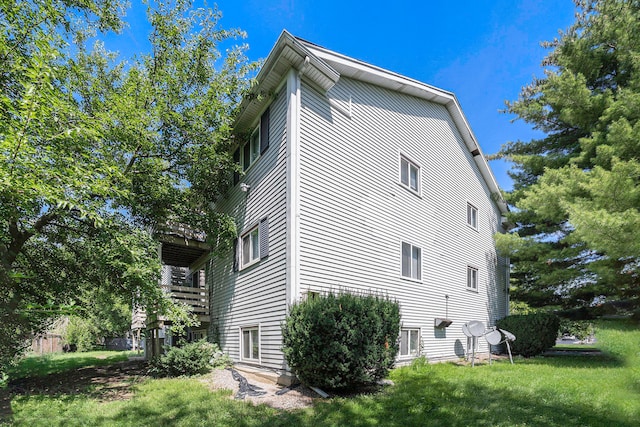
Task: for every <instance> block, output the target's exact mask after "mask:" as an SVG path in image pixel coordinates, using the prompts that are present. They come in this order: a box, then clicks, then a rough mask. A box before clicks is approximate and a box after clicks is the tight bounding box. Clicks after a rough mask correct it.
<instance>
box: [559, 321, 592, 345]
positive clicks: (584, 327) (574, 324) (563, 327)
mask: <svg viewBox="0 0 640 427" xmlns="http://www.w3.org/2000/svg"><path fill="white" fill-rule="evenodd" d="M595 331H596V330H595V327H594V325H593V322H589V321H584V320H569V319H560V328H559V329H558V337H559V338H561V337H563V336H567V335H568V336H574V337H576V339H578V340H580V341H584V340H586V339H587V338H589V337H593V335H594V334H595Z"/></svg>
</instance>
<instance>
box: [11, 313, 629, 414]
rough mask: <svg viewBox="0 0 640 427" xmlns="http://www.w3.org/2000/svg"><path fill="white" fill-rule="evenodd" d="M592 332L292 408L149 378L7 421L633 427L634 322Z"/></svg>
mask: <svg viewBox="0 0 640 427" xmlns="http://www.w3.org/2000/svg"><path fill="white" fill-rule="evenodd" d="M597 339H598V347H599V348H600V349H601V350H603V351H604V352H605V356H587V357H575V356H558V357H537V358H531V359H522V358H516V364H515V365H511V364H509V362H508V360H507V361H500V362H498V363H494V365H493V366H489V365H484V364H483V365H479V366H478V365H477V366H476V367H475V368H471V367H469V366H458V365H455V364H448V363H440V364H434V365H429V364H415V365H414V366H410V367H404V368H399V369H396V370H394V371H393V372H392V373H391V379H392V380H393V381H394V382H395V386H393V387H390V388H388V389H386V390H385V391H384V392H381V393H378V394H374V395H363V396H358V397H351V398H334V399H329V400H326V401H322V402H320V403H318V404H317V405H316V406H315V407H314V408H312V409H307V410H301V411H295V412H286V411H279V410H275V409H272V408H269V407H266V406H252V405H250V404H247V403H245V402H238V401H234V400H231V399H229V397H228V396H229V393H225V392H215V393H214V392H211V391H209V390H208V389H207V388H206V387H205V386H204V385H203V384H202V383H201V382H199V381H198V380H197V379H171V380H166V379H164V380H149V381H146V382H144V383H142V384H140V385H137V386H136V391H135V395H134V397H133V398H132V399H130V400H126V401H114V402H99V401H97V400H94V399H91V398H89V397H87V396H86V395H83V394H80V395H59V396H18V397H14V398H13V400H12V401H11V409H12V412H13V423H15V425H29V426H37V425H47V426H49V425H52V426H55V425H60V426H62V425H64V426H74V425H94V426H96V425H113V426H147V425H148V426H162V425H167V426H169V425H171V426H173V425H177V426H198V425H202V426H314V427H317V426H402V427H408V426H468V425H473V426H563V427H564V426H607V427H613V426H621V427H625V426H629V427H630V426H636V425H638V420H639V419H640V328H639V327H638V326H637V325H632V324H630V323H625V322H619V321H617V322H613V321H607V322H601V323H599V324H598V328H597Z"/></svg>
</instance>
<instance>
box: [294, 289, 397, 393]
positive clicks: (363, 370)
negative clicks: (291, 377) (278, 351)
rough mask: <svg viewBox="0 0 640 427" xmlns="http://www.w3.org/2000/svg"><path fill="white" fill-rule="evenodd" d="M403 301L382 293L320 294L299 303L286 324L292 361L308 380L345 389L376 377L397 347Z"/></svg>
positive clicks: (390, 361)
mask: <svg viewBox="0 0 640 427" xmlns="http://www.w3.org/2000/svg"><path fill="white" fill-rule="evenodd" d="M399 334H400V307H399V305H398V303H397V302H395V301H390V300H389V299H387V298H381V297H378V296H371V295H370V296H356V295H350V294H340V295H333V294H329V295H327V296H322V297H320V296H318V297H316V298H311V299H308V300H306V301H303V302H300V303H297V304H294V305H293V306H292V307H291V310H290V313H289V316H288V317H287V319H286V321H285V324H284V325H283V327H282V335H283V344H284V345H283V352H284V355H285V358H286V360H287V363H288V364H289V366H290V367H291V368H292V369H293V370H294V371H295V373H296V375H297V376H298V378H299V379H300V381H302V382H303V383H305V384H308V385H312V386H317V387H322V388H327V389H345V388H354V387H359V386H363V385H368V384H372V383H375V382H376V381H378V380H379V379H381V378H384V377H385V376H386V375H387V373H388V372H389V369H390V368H391V367H393V363H394V361H395V357H396V354H397V353H398V336H399Z"/></svg>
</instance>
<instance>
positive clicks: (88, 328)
mask: <svg viewBox="0 0 640 427" xmlns="http://www.w3.org/2000/svg"><path fill="white" fill-rule="evenodd" d="M64 340H65V342H66V343H67V344H70V345H71V344H73V345H75V346H76V349H77V351H80V352H83V351H91V350H93V349H94V348H95V346H96V345H97V344H98V330H97V328H96V327H95V325H94V324H93V323H92V322H91V321H89V320H87V319H83V318H82V317H78V316H71V317H70V318H69V323H68V324H67V327H66V330H65V334H64Z"/></svg>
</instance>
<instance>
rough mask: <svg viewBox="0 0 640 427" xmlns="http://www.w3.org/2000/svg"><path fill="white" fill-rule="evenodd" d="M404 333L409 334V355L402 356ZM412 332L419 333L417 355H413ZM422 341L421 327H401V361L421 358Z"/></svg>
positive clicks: (399, 344)
mask: <svg viewBox="0 0 640 427" xmlns="http://www.w3.org/2000/svg"><path fill="white" fill-rule="evenodd" d="M403 332H407V338H408V342H407V351H408V353H407V354H402V333H403ZM412 332H417V334H418V337H417V338H418V340H417V347H416V348H415V349H414V351H415V353H413V354H412V353H411V333H412ZM421 341H422V330H421V328H419V327H406V328H405V327H401V328H400V337H399V339H398V358H400V359H409V358H414V357H419V356H420V354H421V353H422V352H421V349H420V343H421Z"/></svg>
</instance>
